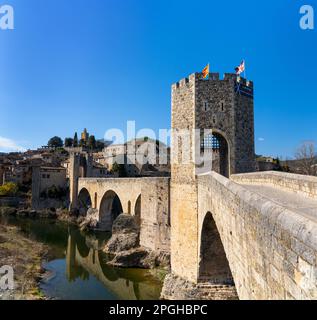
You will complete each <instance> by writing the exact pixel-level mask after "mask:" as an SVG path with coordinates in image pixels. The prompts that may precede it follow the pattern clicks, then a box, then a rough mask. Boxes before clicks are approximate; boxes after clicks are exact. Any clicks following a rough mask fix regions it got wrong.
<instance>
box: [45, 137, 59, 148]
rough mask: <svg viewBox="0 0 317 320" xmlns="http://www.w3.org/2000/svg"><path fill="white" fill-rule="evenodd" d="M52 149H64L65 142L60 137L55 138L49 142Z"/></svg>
mask: <svg viewBox="0 0 317 320" xmlns="http://www.w3.org/2000/svg"><path fill="white" fill-rule="evenodd" d="M47 145H48V146H49V147H51V148H61V147H63V140H62V139H61V138H60V137H57V136H55V137H53V138H51V139H50V140H49V141H48V144H47Z"/></svg>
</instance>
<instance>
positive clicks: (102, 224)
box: [99, 190, 123, 231]
mask: <svg viewBox="0 0 317 320" xmlns="http://www.w3.org/2000/svg"><path fill="white" fill-rule="evenodd" d="M121 213H123V207H122V203H121V200H120V198H119V196H118V194H117V193H116V192H115V191H113V190H108V191H106V193H105V194H104V195H103V197H102V199H101V202H100V206H99V228H100V229H102V230H105V231H111V230H112V224H113V222H114V220H115V219H116V218H117V217H118V216H119V215H120V214H121Z"/></svg>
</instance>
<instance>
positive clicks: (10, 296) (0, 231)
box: [0, 225, 48, 300]
mask: <svg viewBox="0 0 317 320" xmlns="http://www.w3.org/2000/svg"><path fill="white" fill-rule="evenodd" d="M47 255H48V248H47V247H46V246H44V245H43V244H41V243H38V242H36V241H33V240H30V239H27V238H26V237H24V236H23V235H21V233H20V232H19V231H18V229H17V228H16V227H12V226H5V225H0V266H4V265H8V266H11V267H13V270H14V282H15V284H14V289H13V290H6V291H1V289H0V300H21V299H23V300H39V299H43V298H44V297H43V295H42V294H41V292H40V290H39V289H38V284H39V281H40V280H41V278H42V276H43V274H44V272H45V270H44V269H43V268H42V261H43V260H45V259H46V257H47Z"/></svg>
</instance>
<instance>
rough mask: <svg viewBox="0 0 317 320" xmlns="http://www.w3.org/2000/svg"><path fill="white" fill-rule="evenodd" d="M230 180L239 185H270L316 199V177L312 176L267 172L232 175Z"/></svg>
mask: <svg viewBox="0 0 317 320" xmlns="http://www.w3.org/2000/svg"><path fill="white" fill-rule="evenodd" d="M230 179H231V180H233V181H235V182H237V183H239V184H255V185H270V186H273V187H276V188H278V189H282V190H286V191H291V192H295V193H297V194H300V195H303V196H306V197H309V198H317V177H313V176H304V175H299V174H292V173H285V172H278V171H267V172H255V173H247V174H237V175H232V176H231V177H230Z"/></svg>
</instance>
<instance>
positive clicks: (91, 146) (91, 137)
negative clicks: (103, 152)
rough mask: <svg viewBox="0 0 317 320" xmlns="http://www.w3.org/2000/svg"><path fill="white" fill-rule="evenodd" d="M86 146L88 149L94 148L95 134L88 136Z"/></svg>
mask: <svg viewBox="0 0 317 320" xmlns="http://www.w3.org/2000/svg"><path fill="white" fill-rule="evenodd" d="M88 147H89V148H90V149H96V138H95V136H93V135H91V136H89V139H88Z"/></svg>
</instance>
